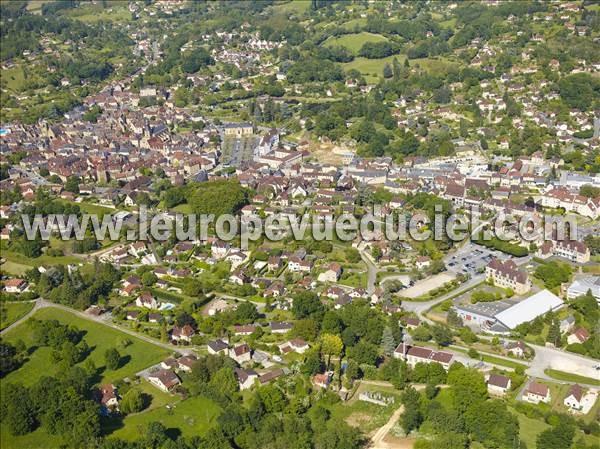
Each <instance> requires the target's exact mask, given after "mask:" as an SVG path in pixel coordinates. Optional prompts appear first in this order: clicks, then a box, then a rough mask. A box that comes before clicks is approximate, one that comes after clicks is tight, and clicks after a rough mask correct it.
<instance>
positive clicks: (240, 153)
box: [220, 136, 258, 167]
mask: <svg viewBox="0 0 600 449" xmlns="http://www.w3.org/2000/svg"><path fill="white" fill-rule="evenodd" d="M257 145H258V137H256V136H250V137H242V138H231V137H227V138H225V139H224V140H223V144H222V146H221V148H222V154H221V158H220V161H221V163H222V164H224V165H231V166H234V167H240V166H243V165H245V164H247V163H249V162H251V161H252V159H253V158H254V149H255V148H256V146H257Z"/></svg>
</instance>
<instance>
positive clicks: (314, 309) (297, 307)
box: [292, 290, 323, 319]
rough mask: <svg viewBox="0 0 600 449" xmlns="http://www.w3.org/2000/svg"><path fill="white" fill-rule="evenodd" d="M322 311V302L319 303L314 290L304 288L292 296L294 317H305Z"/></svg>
mask: <svg viewBox="0 0 600 449" xmlns="http://www.w3.org/2000/svg"><path fill="white" fill-rule="evenodd" d="M322 312H323V304H321V300H320V299H319V296H318V295H317V294H316V293H315V292H312V291H308V290H305V291H302V292H300V293H298V294H297V295H296V296H294V303H293V305H292V314H293V315H294V318H296V319H301V318H306V317H309V316H311V315H314V314H320V313H322Z"/></svg>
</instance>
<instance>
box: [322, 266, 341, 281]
mask: <svg viewBox="0 0 600 449" xmlns="http://www.w3.org/2000/svg"><path fill="white" fill-rule="evenodd" d="M341 275H342V266H341V265H340V264H339V263H337V262H333V263H331V264H330V265H329V268H328V269H327V270H326V271H324V272H323V273H321V274H319V277H318V280H319V282H337V281H338V280H339V278H340V276H341Z"/></svg>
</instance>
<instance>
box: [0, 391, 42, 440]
mask: <svg viewBox="0 0 600 449" xmlns="http://www.w3.org/2000/svg"><path fill="white" fill-rule="evenodd" d="M1 405H2V408H1V410H2V419H3V422H5V423H6V425H7V427H8V431H9V432H10V433H11V434H12V435H25V434H26V433H29V432H31V431H32V430H33V428H34V425H35V414H34V411H33V407H32V404H31V401H30V398H29V392H28V391H27V388H25V387H24V386H22V385H19V384H10V383H9V384H3V386H2V404H1Z"/></svg>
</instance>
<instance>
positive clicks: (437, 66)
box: [342, 54, 452, 83]
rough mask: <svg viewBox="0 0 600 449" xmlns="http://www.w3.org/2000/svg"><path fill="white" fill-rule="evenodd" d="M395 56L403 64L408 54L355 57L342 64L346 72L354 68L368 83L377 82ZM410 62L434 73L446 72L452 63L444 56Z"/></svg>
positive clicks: (413, 65)
mask: <svg viewBox="0 0 600 449" xmlns="http://www.w3.org/2000/svg"><path fill="white" fill-rule="evenodd" d="M394 58H397V59H398V62H400V63H401V64H403V63H404V60H405V59H406V56H405V55H402V54H398V55H392V56H388V57H387V58H381V59H367V58H354V61H351V62H346V63H344V64H342V67H343V68H344V71H345V72H348V70H352V69H355V70H358V71H359V72H360V73H361V74H362V75H363V76H364V77H365V79H366V80H367V82H368V83H375V82H377V81H378V80H379V78H381V77H382V76H383V68H384V67H385V65H386V64H389V65H390V66H391V65H392V61H393V60H394ZM409 62H410V66H411V67H415V68H421V69H423V70H427V71H431V72H434V73H438V72H444V71H446V69H447V68H448V67H449V66H450V65H452V62H451V61H448V60H446V59H442V58H439V59H433V58H423V59H411V60H410V61H409Z"/></svg>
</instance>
